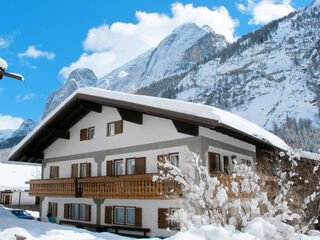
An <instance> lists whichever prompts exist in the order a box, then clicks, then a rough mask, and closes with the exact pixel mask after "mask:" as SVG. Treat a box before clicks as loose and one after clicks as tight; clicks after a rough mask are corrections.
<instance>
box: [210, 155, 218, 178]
mask: <svg viewBox="0 0 320 240" xmlns="http://www.w3.org/2000/svg"><path fill="white" fill-rule="evenodd" d="M216 169H217V166H216V154H215V153H212V152H209V173H214V172H215V171H216Z"/></svg>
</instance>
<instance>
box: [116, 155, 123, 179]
mask: <svg viewBox="0 0 320 240" xmlns="http://www.w3.org/2000/svg"><path fill="white" fill-rule="evenodd" d="M123 165H124V164H123V160H122V159H121V160H115V161H114V175H116V176H119V175H123V174H124V172H123V170H124V168H123Z"/></svg>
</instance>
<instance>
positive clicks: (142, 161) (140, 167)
mask: <svg viewBox="0 0 320 240" xmlns="http://www.w3.org/2000/svg"><path fill="white" fill-rule="evenodd" d="M134 172H135V174H145V173H146V158H145V157H140V158H136V162H135V170H134Z"/></svg>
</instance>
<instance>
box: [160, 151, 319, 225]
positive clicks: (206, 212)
mask: <svg viewBox="0 0 320 240" xmlns="http://www.w3.org/2000/svg"><path fill="white" fill-rule="evenodd" d="M184 155H185V156H184V159H183V160H184V165H185V166H183V167H182V166H181V167H180V168H178V167H176V166H174V165H172V164H171V163H170V161H169V160H168V159H167V158H166V157H165V158H164V159H163V160H162V161H160V162H159V163H158V164H159V174H158V176H156V177H154V180H161V181H168V180H170V181H172V180H174V181H176V182H178V183H179V184H180V186H181V197H180V206H181V207H180V208H179V209H178V210H176V211H174V213H173V214H172V215H171V216H169V219H170V221H174V222H178V223H179V224H180V228H181V230H182V231H184V230H189V229H192V228H193V227H195V226H196V225H200V224H215V225H218V226H219V225H221V226H226V225H233V226H234V227H235V228H236V229H239V230H243V229H245V227H246V226H247V224H248V222H250V221H251V220H252V219H254V218H255V217H262V218H264V219H265V220H267V221H270V222H286V223H288V222H289V223H291V224H293V225H296V226H297V228H299V229H301V227H303V226H304V227H308V225H309V223H311V221H310V220H309V221H308V222H306V221H305V222H303V219H304V217H303V215H304V213H305V212H306V209H307V208H308V206H307V205H308V204H310V203H311V202H312V201H313V200H315V196H318V193H314V192H313V193H312V194H313V195H312V194H311V195H310V196H309V195H306V196H305V197H303V199H300V203H305V206H304V205H302V206H301V208H302V209H301V210H297V211H296V209H295V208H294V204H296V202H295V201H296V200H295V199H296V198H297V197H296V195H298V197H300V198H301V193H299V192H298V191H297V190H296V187H297V186H296V184H295V183H294V181H292V180H290V177H292V175H295V174H297V176H299V177H300V175H299V173H295V172H294V171H297V169H296V167H295V164H296V160H295V159H296V155H294V154H293V153H290V157H288V156H286V155H283V154H282V155H279V156H278V157H276V158H274V159H273V161H272V162H268V164H267V165H263V166H258V164H259V163H257V164H256V165H254V166H250V165H247V163H246V162H242V161H241V160H239V159H236V158H234V159H232V161H233V169H232V173H226V174H223V173H217V174H212V173H209V172H208V169H207V167H206V164H205V162H204V161H203V160H202V159H200V157H199V156H198V155H197V154H195V153H192V152H189V153H187V154H184ZM284 162H286V164H284ZM296 165H297V166H298V165H299V164H296ZM261 168H263V171H262V170H261ZM301 178H302V176H301ZM304 179H305V178H304ZM318 183H319V181H318ZM317 189H318V188H317ZM308 192H310V191H308ZM312 220H314V219H312ZM312 223H313V222H312ZM305 229H307V228H305Z"/></svg>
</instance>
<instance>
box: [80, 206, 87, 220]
mask: <svg viewBox="0 0 320 240" xmlns="http://www.w3.org/2000/svg"><path fill="white" fill-rule="evenodd" d="M79 215H80V216H79V219H80V220H86V205H85V204H81V205H80V214H79Z"/></svg>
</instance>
